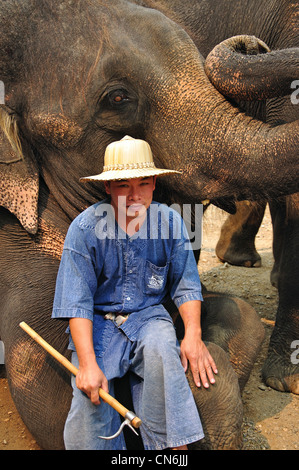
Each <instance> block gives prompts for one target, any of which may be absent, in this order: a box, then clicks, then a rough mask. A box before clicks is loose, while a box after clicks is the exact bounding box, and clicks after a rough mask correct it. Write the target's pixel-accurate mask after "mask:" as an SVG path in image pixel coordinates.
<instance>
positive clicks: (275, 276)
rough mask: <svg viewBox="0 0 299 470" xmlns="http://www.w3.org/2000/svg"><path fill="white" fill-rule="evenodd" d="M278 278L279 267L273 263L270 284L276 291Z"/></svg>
mask: <svg viewBox="0 0 299 470" xmlns="http://www.w3.org/2000/svg"><path fill="white" fill-rule="evenodd" d="M278 278H279V266H278V265H277V263H274V265H273V268H272V270H271V274H270V282H271V285H272V286H273V287H275V288H276V289H278Z"/></svg>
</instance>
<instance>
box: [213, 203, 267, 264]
mask: <svg viewBox="0 0 299 470" xmlns="http://www.w3.org/2000/svg"><path fill="white" fill-rule="evenodd" d="M236 208H237V211H236V213H235V214H232V215H229V216H228V218H227V219H226V221H225V222H224V224H223V225H222V227H221V233H220V238H219V240H218V243H217V245H216V254H217V256H218V258H219V259H220V261H222V262H227V263H229V264H232V265H235V266H244V267H247V268H249V267H250V268H251V267H256V268H257V267H260V266H261V264H262V262H261V257H260V255H259V254H258V252H257V251H256V248H255V237H256V234H257V232H258V230H259V227H260V225H261V222H262V220H263V217H264V212H265V203H259V202H249V201H242V202H238V203H236Z"/></svg>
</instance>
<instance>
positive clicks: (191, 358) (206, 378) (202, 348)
mask: <svg viewBox="0 0 299 470" xmlns="http://www.w3.org/2000/svg"><path fill="white" fill-rule="evenodd" d="M192 336H193V337H192ZM181 361H182V365H183V367H184V370H185V372H186V371H187V368H188V362H189V365H190V369H191V372H192V375H193V379H194V382H195V384H196V385H197V387H200V386H201V384H203V386H204V387H205V388H208V387H209V382H210V383H211V384H214V383H215V378H214V374H217V372H218V371H217V367H216V364H215V362H214V360H213V358H212V356H211V354H210V353H209V350H208V348H207V347H206V345H205V343H204V342H203V341H202V340H201V338H200V335H196V334H193V335H188V336H187V335H185V337H184V339H183V341H182V342H181Z"/></svg>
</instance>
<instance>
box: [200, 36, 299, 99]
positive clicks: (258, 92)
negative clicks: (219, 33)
mask: <svg viewBox="0 0 299 470" xmlns="http://www.w3.org/2000/svg"><path fill="white" fill-rule="evenodd" d="M298 69H299V48H290V49H283V50H277V51H272V52H271V51H270V49H269V48H268V46H267V45H266V44H265V43H264V42H263V41H261V40H260V39H257V38H256V37H254V36H244V35H242V36H234V37H232V38H229V39H226V40H225V41H223V42H221V43H220V44H218V45H217V46H216V47H215V48H214V49H213V50H212V51H211V52H210V54H209V55H208V57H207V59H206V62H205V71H206V74H207V76H208V77H209V79H210V80H211V82H212V83H213V85H214V86H215V87H216V88H217V90H219V91H220V92H221V93H222V94H223V95H225V96H227V97H229V98H233V99H237V100H243V101H253V100H265V99H268V98H275V97H279V96H286V95H289V94H290V93H291V86H292V82H293V81H294V80H295V79H298Z"/></svg>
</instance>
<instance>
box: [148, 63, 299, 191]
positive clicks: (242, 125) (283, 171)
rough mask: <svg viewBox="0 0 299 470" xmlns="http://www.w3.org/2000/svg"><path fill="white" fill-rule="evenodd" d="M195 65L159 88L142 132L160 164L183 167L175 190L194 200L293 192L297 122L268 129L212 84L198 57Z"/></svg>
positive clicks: (298, 163) (298, 137) (295, 185)
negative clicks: (147, 122)
mask: <svg viewBox="0 0 299 470" xmlns="http://www.w3.org/2000/svg"><path fill="white" fill-rule="evenodd" d="M194 63H195V62H192V63H191V62H185V66H184V73H183V71H181V73H179V72H178V74H177V77H178V78H177V82H176V83H175V84H173V83H172V84H171V86H170V87H169V88H168V89H167V91H166V87H160V89H159V93H158V94H157V100H156V103H155V106H156V109H155V110H154V111H155V112H154V119H153V120H152V121H151V123H150V126H149V128H148V130H147V136H146V137H147V138H148V140H149V142H150V143H151V145H152V147H153V150H154V154H155V156H156V158H157V160H158V163H159V164H162V165H163V164H165V163H167V159H168V164H169V161H170V159H172V161H170V165H171V167H172V168H175V169H179V170H182V171H183V176H182V178H178V185H177V189H178V191H180V192H182V194H185V195H186V194H187V195H188V196H189V197H190V198H191V197H193V198H194V199H195V198H197V200H199V199H215V198H217V197H219V198H222V197H236V198H239V199H240V198H245V199H248V198H252V197H259V198H261V197H263V196H264V197H271V196H278V195H279V194H282V193H291V192H296V191H298V189H299V188H298V177H297V178H296V180H294V178H293V176H294V172H295V173H296V174H297V175H299V172H298V170H299V159H298V144H299V132H298V131H299V121H295V122H292V123H289V124H284V125H280V126H277V127H273V128H272V127H271V126H270V125H268V124H265V123H263V122H262V121H259V120H256V119H253V118H251V117H249V116H246V115H245V113H241V112H240V111H239V109H237V108H236V107H235V106H233V105H231V104H230V103H229V102H228V101H227V100H226V99H225V98H224V97H223V96H222V95H221V94H220V93H219V92H218V91H217V90H216V89H215V88H214V87H213V85H212V84H211V83H210V81H209V80H208V78H207V76H206V75H205V73H204V70H203V60H202V59H201V65H200V64H199V61H198V57H197V65H196V67H197V69H196V70H194V68H195V66H194ZM161 90H162V91H163V96H162V95H161ZM270 188H273V189H272V190H270Z"/></svg>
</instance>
